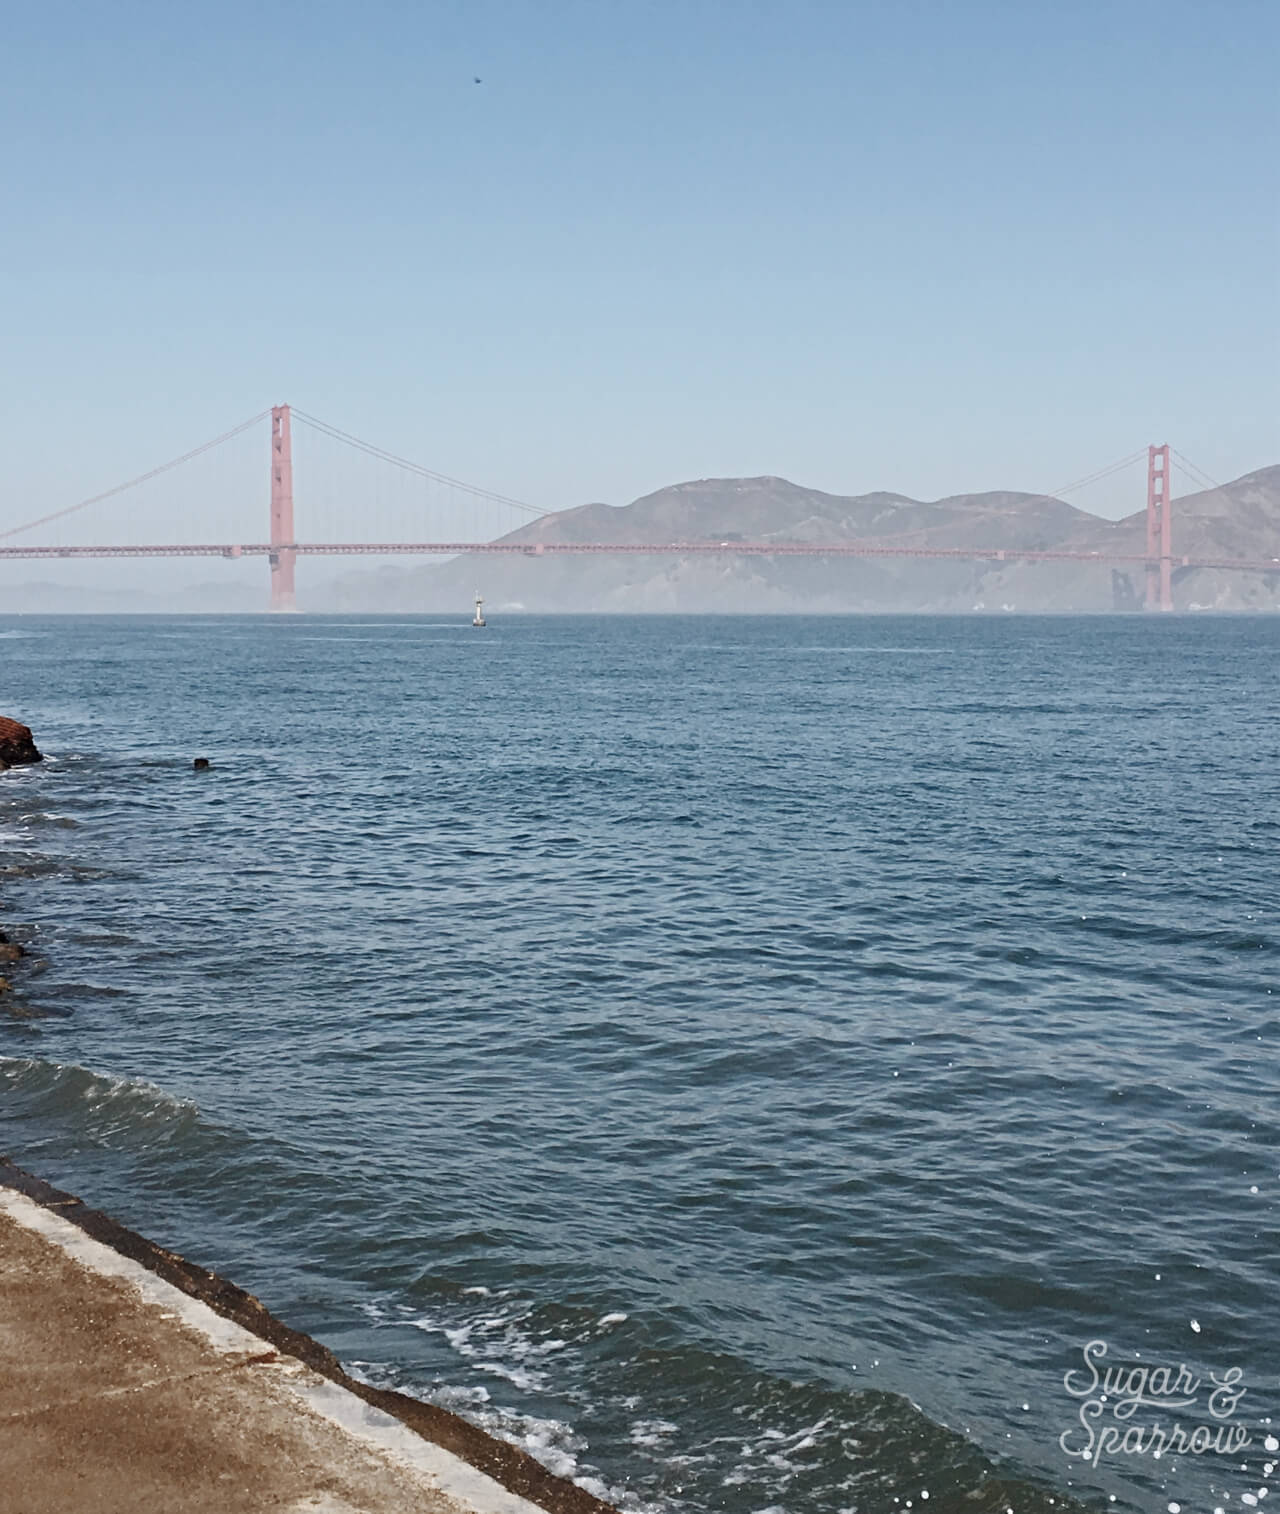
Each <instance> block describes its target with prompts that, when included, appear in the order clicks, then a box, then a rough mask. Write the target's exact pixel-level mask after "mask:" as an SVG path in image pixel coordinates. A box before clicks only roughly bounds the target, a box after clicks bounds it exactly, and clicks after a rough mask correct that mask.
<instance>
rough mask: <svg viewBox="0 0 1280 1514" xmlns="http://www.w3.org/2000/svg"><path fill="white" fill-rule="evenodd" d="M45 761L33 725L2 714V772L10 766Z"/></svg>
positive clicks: (0, 742)
mask: <svg viewBox="0 0 1280 1514" xmlns="http://www.w3.org/2000/svg"><path fill="white" fill-rule="evenodd" d="M43 761H44V753H43V752H41V751H39V750H38V749H37V747H36V743H35V739H34V737H33V736H32V735H31V727H30V726H27V725H23V724H22V722H21V721H19V720H10V719H9V717H8V716H7V715H0V773H3V772H4V771H5V770H6V769H8V768H16V767H24V766H26V765H27V764H28V763H32V762H43Z"/></svg>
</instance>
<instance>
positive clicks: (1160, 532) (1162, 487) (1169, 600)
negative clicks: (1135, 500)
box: [1145, 442, 1173, 610]
mask: <svg viewBox="0 0 1280 1514" xmlns="http://www.w3.org/2000/svg"><path fill="white" fill-rule="evenodd" d="M1170 482H1171V480H1170V477H1169V445H1168V443H1167V442H1166V443H1165V444H1164V446H1162V447H1148V448H1147V595H1146V600H1145V607H1146V608H1147V609H1148V610H1172V609H1173V537H1172V530H1171V512H1170V505H1171V498H1170V493H1169V485H1170Z"/></svg>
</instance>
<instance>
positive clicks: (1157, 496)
mask: <svg viewBox="0 0 1280 1514" xmlns="http://www.w3.org/2000/svg"><path fill="white" fill-rule="evenodd" d="M1169 484H1170V479H1169V444H1168V443H1167V442H1166V443H1165V445H1164V446H1163V447H1148V448H1147V597H1146V600H1145V605H1146V608H1147V609H1148V610H1172V609H1173V540H1172V532H1171V529H1170V504H1171V500H1170V495H1169ZM289 572H290V583H292V581H293V579H292V574H293V569H292V568H290V570H289Z"/></svg>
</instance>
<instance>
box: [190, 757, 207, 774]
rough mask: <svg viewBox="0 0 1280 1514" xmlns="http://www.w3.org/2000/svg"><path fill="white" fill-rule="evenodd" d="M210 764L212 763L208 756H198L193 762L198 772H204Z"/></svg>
mask: <svg viewBox="0 0 1280 1514" xmlns="http://www.w3.org/2000/svg"><path fill="white" fill-rule="evenodd" d="M210 765H211V764H210V762H209V759H208V758H207V757H197V758H196V760H195V761H194V762H193V763H192V764H191V766H192V767H193V768H195V770H196V772H197V773H203V772H204V771H205V770H206V769H207V768H208V767H209V766H210Z"/></svg>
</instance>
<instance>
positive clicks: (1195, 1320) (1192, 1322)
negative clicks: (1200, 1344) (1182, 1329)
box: [1191, 1319, 1200, 1335]
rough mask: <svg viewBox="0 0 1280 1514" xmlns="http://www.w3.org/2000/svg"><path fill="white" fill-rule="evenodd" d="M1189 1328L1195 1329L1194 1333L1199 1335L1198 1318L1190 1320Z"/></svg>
mask: <svg viewBox="0 0 1280 1514" xmlns="http://www.w3.org/2000/svg"><path fill="white" fill-rule="evenodd" d="M1191 1328H1192V1329H1193V1330H1194V1331H1195V1333H1196V1334H1197V1335H1199V1334H1200V1321H1199V1320H1198V1319H1193V1320H1192V1321H1191Z"/></svg>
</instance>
